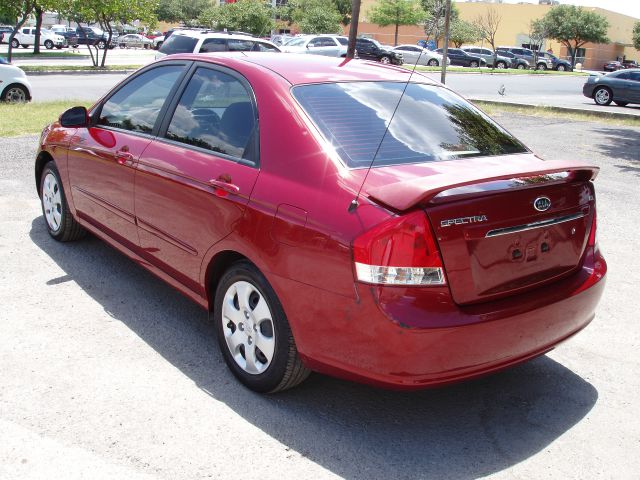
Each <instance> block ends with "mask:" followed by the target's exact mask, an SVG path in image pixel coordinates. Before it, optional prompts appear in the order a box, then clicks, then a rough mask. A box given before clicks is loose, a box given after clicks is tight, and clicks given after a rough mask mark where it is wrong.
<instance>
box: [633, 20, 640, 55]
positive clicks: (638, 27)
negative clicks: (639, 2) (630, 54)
mask: <svg viewBox="0 0 640 480" xmlns="http://www.w3.org/2000/svg"><path fill="white" fill-rule="evenodd" d="M633 46H634V47H636V50H640V22H638V23H636V24H635V25H634V26H633Z"/></svg>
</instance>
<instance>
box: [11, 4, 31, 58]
mask: <svg viewBox="0 0 640 480" xmlns="http://www.w3.org/2000/svg"><path fill="white" fill-rule="evenodd" d="M29 15H31V10H29V11H28V12H24V16H23V17H22V18H21V19H20V21H18V23H17V24H16V26H15V27H14V28H13V32H11V35H9V52H8V53H7V62H9V63H11V57H12V54H13V47H12V46H11V42H13V38H14V37H15V36H16V33H18V30H20V29H21V28H22V26H23V25H24V24H25V22H26V21H27V18H29Z"/></svg>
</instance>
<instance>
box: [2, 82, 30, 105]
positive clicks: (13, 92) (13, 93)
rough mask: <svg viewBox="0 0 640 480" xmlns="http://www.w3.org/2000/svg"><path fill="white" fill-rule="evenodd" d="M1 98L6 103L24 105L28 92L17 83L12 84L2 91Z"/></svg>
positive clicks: (27, 99)
mask: <svg viewBox="0 0 640 480" xmlns="http://www.w3.org/2000/svg"><path fill="white" fill-rule="evenodd" d="M1 98H2V101H3V102H7V103H25V102H28V101H29V91H28V90H27V89H26V87H24V86H23V85H20V84H19V83H12V84H11V85H9V86H7V88H5V89H4V90H3V91H2V97H1Z"/></svg>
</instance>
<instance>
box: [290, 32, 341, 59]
mask: <svg viewBox="0 0 640 480" xmlns="http://www.w3.org/2000/svg"><path fill="white" fill-rule="evenodd" d="M348 43H349V39H347V38H346V37H340V36H338V35H301V36H299V37H295V38H293V39H291V40H289V41H288V42H287V44H286V45H283V46H282V47H280V49H281V50H282V51H283V52H286V53H308V54H311V55H324V56H327V57H345V56H346V55H347V46H348Z"/></svg>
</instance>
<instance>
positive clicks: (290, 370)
mask: <svg viewBox="0 0 640 480" xmlns="http://www.w3.org/2000/svg"><path fill="white" fill-rule="evenodd" d="M214 321H215V328H216V331H217V334H218V344H219V346H220V350H221V351H222V356H223V357H224V360H225V362H226V363H227V366H228V367H229V369H230V370H231V372H232V373H233V374H234V375H235V376H236V378H237V379H238V380H240V382H242V383H243V384H244V385H245V386H247V387H248V388H250V389H251V390H255V391H257V392H262V393H267V392H278V391H281V390H286V389H288V388H291V387H294V386H296V385H298V384H299V383H300V382H302V381H303V380H305V379H306V378H307V377H308V376H309V373H310V371H309V370H308V369H307V368H306V367H305V366H304V365H303V364H302V361H301V360H300V357H299V356H298V351H297V349H296V344H295V341H294V339H293V335H292V333H291V328H290V326H289V322H288V321H287V317H286V315H285V313H284V310H283V309H282V306H281V305H280V302H279V301H278V298H277V296H276V294H275V292H274V291H273V288H271V285H269V282H267V279H266V278H265V277H264V276H263V275H262V273H260V271H259V270H258V269H257V268H256V267H255V266H253V265H252V264H251V263H249V262H247V261H240V262H237V263H235V264H233V265H232V266H231V267H230V268H229V269H228V270H227V271H226V272H225V274H224V275H223V276H222V279H221V280H220V283H219V284H218V288H217V289H216V295H215V304H214Z"/></svg>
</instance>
